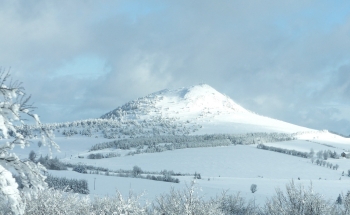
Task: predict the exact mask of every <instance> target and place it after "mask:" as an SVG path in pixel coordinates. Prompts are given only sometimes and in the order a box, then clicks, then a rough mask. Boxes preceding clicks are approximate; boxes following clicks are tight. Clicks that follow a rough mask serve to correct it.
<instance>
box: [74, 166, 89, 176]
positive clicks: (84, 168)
mask: <svg viewBox="0 0 350 215" xmlns="http://www.w3.org/2000/svg"><path fill="white" fill-rule="evenodd" d="M73 171H76V172H79V173H84V174H86V173H87V169H86V167H85V166H81V165H78V166H75V167H74V168H73Z"/></svg>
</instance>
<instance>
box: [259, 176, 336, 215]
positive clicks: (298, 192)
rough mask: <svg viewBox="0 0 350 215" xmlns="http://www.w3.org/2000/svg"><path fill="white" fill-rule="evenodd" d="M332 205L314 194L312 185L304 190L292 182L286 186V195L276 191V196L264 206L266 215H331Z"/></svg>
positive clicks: (278, 190)
mask: <svg viewBox="0 0 350 215" xmlns="http://www.w3.org/2000/svg"><path fill="white" fill-rule="evenodd" d="M331 209H332V205H331V204H330V203H329V202H327V201H326V200H324V199H323V198H322V195H320V194H318V193H315V192H314V191H313V189H312V185H311V186H310V187H309V189H308V190H305V189H304V187H303V186H302V185H299V186H296V185H295V184H294V181H292V182H291V183H290V184H287V185H286V193H283V192H282V191H281V190H280V189H276V195H275V196H273V197H272V198H271V199H269V200H268V201H267V203H266V204H265V212H266V214H283V215H295V214H310V215H311V214H314V215H317V214H331Z"/></svg>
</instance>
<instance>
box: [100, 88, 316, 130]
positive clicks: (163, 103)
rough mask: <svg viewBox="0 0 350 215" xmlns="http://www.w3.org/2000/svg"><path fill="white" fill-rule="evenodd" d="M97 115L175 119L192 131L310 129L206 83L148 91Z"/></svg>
mask: <svg viewBox="0 0 350 215" xmlns="http://www.w3.org/2000/svg"><path fill="white" fill-rule="evenodd" d="M101 118H103V119H115V120H119V121H128V120H138V121H143V120H155V119H157V118H162V119H169V120H175V121H177V122H181V123H189V124H191V123H192V124H196V125H199V128H198V130H197V129H195V134H212V133H247V132H284V133H295V132H300V131H311V129H308V128H304V127H301V126H297V125H293V124H290V123H286V122H282V121H279V120H275V119H271V118H268V117H264V116H260V115H257V114H255V113H253V112H250V111H248V110H246V109H244V108H243V107H241V106H240V105H238V104H237V103H235V102H234V101H233V100H232V99H230V98H229V97H227V96H225V95H223V94H221V93H219V92H218V91H216V90H215V89H214V88H212V87H210V86H209V85H206V84H200V85H195V86H192V87H188V88H180V89H177V90H162V91H159V92H156V93H152V94H150V95H148V96H145V97H142V98H139V99H137V100H134V101H131V102H128V103H127V104H125V105H123V106H121V107H118V108H116V109H115V110H113V111H111V112H109V113H106V114H104V115H103V116H102V117H101Z"/></svg>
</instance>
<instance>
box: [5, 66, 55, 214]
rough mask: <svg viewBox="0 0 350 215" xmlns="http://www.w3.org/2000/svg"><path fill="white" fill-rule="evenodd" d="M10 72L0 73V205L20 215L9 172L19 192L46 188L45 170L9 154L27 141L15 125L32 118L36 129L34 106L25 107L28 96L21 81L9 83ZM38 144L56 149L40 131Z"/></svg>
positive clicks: (21, 208)
mask: <svg viewBox="0 0 350 215" xmlns="http://www.w3.org/2000/svg"><path fill="white" fill-rule="evenodd" d="M9 79H10V73H9V72H6V71H4V70H2V71H0V136H1V137H2V138H3V139H6V140H7V141H6V142H5V143H2V144H0V202H2V203H5V204H7V205H8V206H9V208H10V210H11V211H12V213H14V214H23V213H24V210H25V205H24V203H23V201H22V198H21V196H20V193H19V190H18V185H17V183H16V181H15V179H14V178H13V176H12V173H11V172H10V171H9V170H10V169H11V171H16V172H17V174H18V175H19V177H20V179H21V181H22V184H23V193H24V194H28V193H31V192H36V191H38V190H42V189H44V188H46V187H47V184H46V183H45V181H44V180H45V176H43V175H42V171H44V170H45V168H44V167H43V166H42V165H40V163H39V164H35V163H33V162H31V161H22V160H20V159H19V158H18V156H17V155H16V154H14V153H13V152H12V149H13V148H14V147H15V146H20V147H21V148H24V147H25V146H29V141H28V140H27V139H26V137H24V136H23V135H22V134H21V133H20V132H19V131H18V130H17V129H16V125H19V124H24V120H28V119H32V120H34V121H35V122H36V124H37V125H38V126H39V127H40V125H41V123H40V120H39V117H38V115H36V114H34V113H32V112H33V109H34V107H33V106H32V105H31V104H29V103H28V102H29V99H30V96H27V95H26V94H25V92H24V88H23V87H22V86H21V82H18V81H11V80H9ZM40 135H41V142H42V143H43V144H44V145H49V148H50V152H51V148H52V147H54V148H56V149H58V145H57V144H56V143H55V142H54V141H53V137H52V133H51V132H50V131H49V130H47V129H44V128H43V129H41V130H40Z"/></svg>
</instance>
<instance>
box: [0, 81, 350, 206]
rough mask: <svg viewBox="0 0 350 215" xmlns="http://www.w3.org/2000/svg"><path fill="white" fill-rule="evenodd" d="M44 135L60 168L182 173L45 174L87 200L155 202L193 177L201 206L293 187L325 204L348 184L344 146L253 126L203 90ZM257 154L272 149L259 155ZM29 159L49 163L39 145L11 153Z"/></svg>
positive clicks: (135, 104) (158, 96)
mask: <svg viewBox="0 0 350 215" xmlns="http://www.w3.org/2000/svg"><path fill="white" fill-rule="evenodd" d="M42 126H44V128H45V129H47V130H52V131H53V132H54V133H55V135H56V139H55V141H56V142H57V143H58V144H59V145H60V148H61V152H56V151H54V152H53V156H54V157H57V158H59V159H60V160H61V161H63V162H64V163H69V164H72V165H83V166H84V165H85V166H86V165H88V166H94V167H96V168H97V167H103V168H108V169H109V170H111V172H112V171H116V170H131V169H132V168H133V167H134V166H135V165H136V166H139V167H141V168H142V169H143V170H146V171H148V172H157V171H158V172H159V174H160V171H162V170H173V171H175V172H180V173H185V174H184V175H182V176H181V175H180V176H176V177H178V178H179V179H180V183H179V184H174V183H167V182H162V181H151V180H145V179H141V178H132V179H131V178H120V177H115V176H112V175H111V174H110V173H109V171H108V174H107V172H106V171H101V172H97V173H96V172H91V171H90V172H89V173H91V174H79V173H76V172H73V171H53V170H52V171H50V174H53V175H56V176H64V177H68V178H79V179H80V178H83V179H87V180H88V182H89V188H90V191H91V194H92V195H95V194H98V195H99V194H109V195H113V194H114V192H115V188H116V189H119V190H121V192H122V193H123V194H124V195H125V194H127V193H128V191H129V190H130V189H132V190H134V191H137V192H142V191H146V192H147V193H148V197H149V196H151V198H153V197H154V196H155V195H159V194H161V193H163V192H167V191H168V190H169V189H170V188H171V187H175V188H176V189H182V188H183V187H186V183H187V184H189V183H190V182H191V181H192V180H193V174H194V173H196V172H197V173H198V172H199V173H201V174H202V179H200V180H197V183H198V186H200V187H201V188H203V192H204V194H205V195H207V196H208V197H212V196H215V195H217V194H218V193H220V192H221V191H222V190H228V189H230V192H232V193H235V192H240V193H241V194H242V195H243V196H244V197H246V198H247V199H250V198H255V200H256V201H257V202H259V203H262V202H264V201H265V200H266V198H268V197H271V196H272V195H273V192H274V188H275V187H276V186H277V187H282V186H284V184H286V183H288V182H289V181H290V180H292V179H294V180H298V182H300V183H302V184H304V185H306V186H307V185H308V184H309V183H310V181H311V180H312V182H313V184H314V185H315V189H316V191H317V192H320V193H322V194H323V195H326V196H329V198H332V199H335V198H336V197H337V196H338V195H339V193H341V192H346V191H347V190H344V187H346V185H347V184H348V183H349V181H350V177H348V176H347V174H348V170H349V171H350V163H349V162H348V161H349V160H348V159H347V158H349V157H350V156H348V155H347V158H345V157H342V156H340V155H341V154H342V153H343V152H346V154H348V152H349V151H350V138H344V137H341V136H338V135H335V134H332V133H330V132H328V131H316V130H313V129H308V128H305V127H301V126H297V125H293V124H290V123H286V122H283V121H280V120H276V119H271V118H268V117H264V116H260V115H258V114H255V113H253V112H251V111H249V110H246V109H244V108H243V107H241V106H240V105H238V104H237V103H235V102H234V101H233V100H232V99H230V98H229V97H227V96H225V95H223V94H221V93H219V92H218V91H216V90H215V89H213V88H212V87H210V86H208V85H205V84H201V85H196V86H192V87H189V88H181V89H177V90H162V91H159V92H156V93H152V94H150V95H148V96H145V97H142V98H139V99H136V100H133V101H130V102H128V103H126V104H125V105H123V106H121V107H118V108H116V109H115V110H113V111H111V112H109V113H106V114H104V115H103V116H102V117H101V118H98V119H87V120H81V121H74V122H68V123H52V124H44V125H42ZM18 129H20V130H21V133H22V134H23V135H26V136H27V137H29V138H31V139H32V141H33V142H34V141H35V140H39V138H38V137H37V136H36V134H37V133H36V131H35V130H36V129H37V128H36V126H22V127H19V128H18ZM0 141H5V140H0ZM261 144H264V145H265V148H266V147H274V148H270V149H273V150H270V149H269V150H266V149H265V150H262V147H261ZM311 148H312V150H311ZM31 150H33V151H34V152H35V153H37V155H38V157H39V156H46V155H47V154H48V153H49V150H48V149H47V148H45V147H42V146H41V144H32V145H31V146H30V147H29V148H25V149H20V148H15V150H14V151H15V152H16V154H18V155H19V157H20V158H21V159H24V160H25V159H27V158H28V154H29V152H30V151H31ZM311 151H313V153H311ZM325 154H326V155H327V158H325V159H324V156H325ZM334 154H336V156H333V157H332V155H334ZM97 155H99V158H97ZM106 155H108V156H106ZM110 155H113V156H110ZM320 155H322V156H323V158H322V156H320ZM328 155H329V157H328ZM320 161H322V162H321V163H322V165H321V164H320ZM332 166H337V168H331V167H332ZM187 173H189V174H192V176H189V175H188V174H187ZM147 174H148V173H147ZM153 174H156V175H157V173H153ZM186 174H187V175H186ZM299 179H300V180H299ZM95 183H96V189H95ZM251 184H257V185H258V189H259V191H258V192H257V193H255V194H252V193H251V192H250V190H249V187H250V185H251Z"/></svg>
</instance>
